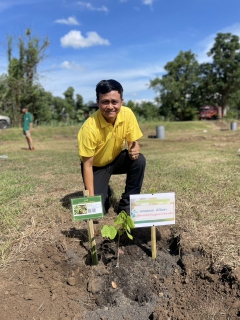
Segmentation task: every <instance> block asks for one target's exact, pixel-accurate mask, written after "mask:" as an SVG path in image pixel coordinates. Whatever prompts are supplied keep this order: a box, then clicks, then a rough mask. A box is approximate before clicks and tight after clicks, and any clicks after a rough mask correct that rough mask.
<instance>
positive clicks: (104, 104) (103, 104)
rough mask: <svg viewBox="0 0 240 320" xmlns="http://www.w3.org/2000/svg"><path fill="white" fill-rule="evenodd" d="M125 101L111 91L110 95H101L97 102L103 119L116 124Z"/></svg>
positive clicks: (115, 92)
mask: <svg viewBox="0 0 240 320" xmlns="http://www.w3.org/2000/svg"><path fill="white" fill-rule="evenodd" d="M122 103H123V99H122V98H121V96H120V94H119V93H118V92H117V91H110V92H108V93H104V94H102V93H100V94H99V100H98V101H97V104H98V108H99V109H100V111H101V113H102V115H103V117H104V118H105V119H106V121H107V122H109V123H112V124H114V122H115V120H116V118H117V115H118V113H119V112H120V109H121V106H122Z"/></svg>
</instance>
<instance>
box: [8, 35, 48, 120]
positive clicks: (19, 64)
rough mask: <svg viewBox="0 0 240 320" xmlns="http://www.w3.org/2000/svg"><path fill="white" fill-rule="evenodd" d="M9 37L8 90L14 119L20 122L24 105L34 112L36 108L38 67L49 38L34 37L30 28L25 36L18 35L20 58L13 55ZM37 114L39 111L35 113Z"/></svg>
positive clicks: (11, 42)
mask: <svg viewBox="0 0 240 320" xmlns="http://www.w3.org/2000/svg"><path fill="white" fill-rule="evenodd" d="M7 39H8V51H7V53H8V62H9V65H8V90H7V97H8V99H9V101H11V104H12V121H13V124H18V123H19V121H20V112H21V108H22V106H23V105H26V106H28V108H29V110H30V111H31V112H32V113H33V114H34V113H35V110H36V108H35V107H34V105H35V104H36V97H37V90H38V77H37V67H38V65H39V63H40V62H41V61H42V60H43V59H44V58H45V51H46V49H47V47H48V46H49V40H48V38H46V39H44V40H43V41H40V39H39V38H38V37H37V36H33V37H32V32H31V30H30V29H27V30H26V33H25V36H24V37H23V38H22V37H18V40H17V42H18V43H17V47H18V54H19V56H18V58H16V57H13V37H9V36H8V37H7ZM34 116H37V113H35V114H34Z"/></svg>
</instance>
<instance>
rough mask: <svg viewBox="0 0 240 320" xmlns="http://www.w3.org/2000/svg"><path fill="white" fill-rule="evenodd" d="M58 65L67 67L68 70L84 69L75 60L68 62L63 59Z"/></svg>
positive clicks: (63, 67)
mask: <svg viewBox="0 0 240 320" xmlns="http://www.w3.org/2000/svg"><path fill="white" fill-rule="evenodd" d="M60 67H61V68H62V69H68V70H78V71H79V70H84V68H83V67H81V66H80V65H79V64H77V63H76V62H74V61H73V62H69V61H67V60H65V61H63V62H62V63H61V64H60Z"/></svg>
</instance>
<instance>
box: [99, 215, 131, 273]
mask: <svg viewBox="0 0 240 320" xmlns="http://www.w3.org/2000/svg"><path fill="white" fill-rule="evenodd" d="M133 228H135V225H134V222H133V219H132V218H131V217H130V216H128V215H127V213H126V212H125V211H121V212H120V213H119V215H118V216H117V217H116V219H115V220H114V224H113V226H110V225H107V224H105V225H104V226H102V229H101V234H102V237H104V238H109V239H111V240H113V239H114V238H115V237H116V235H117V234H118V245H117V248H118V255H117V265H116V267H119V242H120V237H121V236H122V235H123V234H124V233H125V232H126V234H127V236H128V238H129V239H131V240H132V239H133V236H132V235H131V229H133Z"/></svg>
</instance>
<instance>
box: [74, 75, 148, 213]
mask: <svg viewBox="0 0 240 320" xmlns="http://www.w3.org/2000/svg"><path fill="white" fill-rule="evenodd" d="M96 95H97V105H98V108H99V109H98V110H97V111H96V112H95V113H93V114H92V115H91V116H90V117H89V118H88V119H87V120H86V121H85V122H84V124H83V125H82V127H81V129H80V130H79V133H78V148H79V156H80V159H81V170H82V176H83V181H84V185H85V188H86V190H89V195H90V196H93V195H99V194H101V195H102V199H103V203H104V206H105V211H106V212H107V211H108V209H109V203H108V200H109V186H108V184H109V180H110V177H111V175H113V174H127V178H126V186H125V191H124V193H123V194H122V197H121V199H120V202H119V206H118V213H119V212H120V211H121V210H125V211H126V212H127V213H129V211H130V207H129V195H130V194H139V193H140V191H141V187H142V182H143V177H144V171H145V166H146V160H145V157H144V156H143V155H142V154H141V153H140V146H139V144H138V141H137V140H138V139H139V138H141V137H142V132H141V130H140V128H139V125H138V123H137V120H136V117H135V115H134V113H133V112H132V110H131V109H129V108H127V107H124V106H122V104H123V97H122V96H123V88H122V85H121V84H120V83H119V82H117V81H116V80H112V79H110V80H102V81H100V82H99V83H98V84H97V86H96ZM126 144H127V149H125V146H126Z"/></svg>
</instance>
